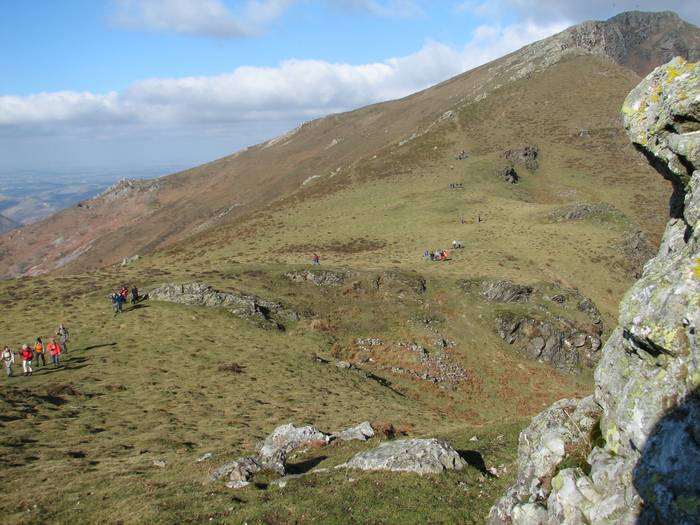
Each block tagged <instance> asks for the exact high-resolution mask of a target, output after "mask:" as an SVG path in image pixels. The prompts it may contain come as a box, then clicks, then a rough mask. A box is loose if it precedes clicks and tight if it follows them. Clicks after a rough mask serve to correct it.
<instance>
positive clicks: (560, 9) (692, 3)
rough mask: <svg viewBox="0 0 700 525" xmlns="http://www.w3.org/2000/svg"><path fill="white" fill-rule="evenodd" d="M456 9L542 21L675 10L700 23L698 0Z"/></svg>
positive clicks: (518, 1) (498, 3) (518, 0)
mask: <svg viewBox="0 0 700 525" xmlns="http://www.w3.org/2000/svg"><path fill="white" fill-rule="evenodd" d="M455 9H456V11H457V12H461V13H471V14H473V15H475V16H479V17H487V18H496V17H497V18H500V17H502V16H504V15H511V16H512V15H517V16H519V17H520V18H521V19H527V20H537V21H538V22H539V23H546V22H548V21H571V22H572V23H577V22H582V21H584V20H604V19H607V18H610V17H611V16H614V15H616V14H618V13H621V12H623V11H675V12H676V13H678V14H679V15H680V16H681V17H682V18H684V19H685V20H688V21H689V22H693V23H695V24H697V23H700V2H698V1H697V0H664V1H663V2H659V1H658V0H614V1H610V0H586V1H585V2H582V1H580V0H465V1H461V2H458V3H456V4H455Z"/></svg>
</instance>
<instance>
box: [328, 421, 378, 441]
mask: <svg viewBox="0 0 700 525" xmlns="http://www.w3.org/2000/svg"><path fill="white" fill-rule="evenodd" d="M372 437H374V429H373V428H372V425H371V424H370V423H369V421H364V422H363V423H360V424H359V425H357V426H356V427H352V428H348V429H347V430H343V431H342V432H336V433H335V434H331V438H332V439H339V440H341V441H353V440H357V441H367V440H368V439H369V438H372Z"/></svg>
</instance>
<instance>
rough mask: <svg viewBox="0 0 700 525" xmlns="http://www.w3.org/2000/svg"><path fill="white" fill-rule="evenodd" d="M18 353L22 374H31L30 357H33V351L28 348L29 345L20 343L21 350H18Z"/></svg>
mask: <svg viewBox="0 0 700 525" xmlns="http://www.w3.org/2000/svg"><path fill="white" fill-rule="evenodd" d="M19 355H20V357H21V358H22V370H24V375H25V376H30V375H32V372H33V370H32V359H34V352H32V349H31V348H29V345H22V350H20V352H19Z"/></svg>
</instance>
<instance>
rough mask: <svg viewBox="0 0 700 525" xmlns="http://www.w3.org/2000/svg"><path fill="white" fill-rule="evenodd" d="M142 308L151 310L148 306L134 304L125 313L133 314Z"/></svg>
mask: <svg viewBox="0 0 700 525" xmlns="http://www.w3.org/2000/svg"><path fill="white" fill-rule="evenodd" d="M141 308H150V305H147V304H134V305H132V306H131V308H125V309H124V312H123V313H127V312H133V311H134V310H139V309H141Z"/></svg>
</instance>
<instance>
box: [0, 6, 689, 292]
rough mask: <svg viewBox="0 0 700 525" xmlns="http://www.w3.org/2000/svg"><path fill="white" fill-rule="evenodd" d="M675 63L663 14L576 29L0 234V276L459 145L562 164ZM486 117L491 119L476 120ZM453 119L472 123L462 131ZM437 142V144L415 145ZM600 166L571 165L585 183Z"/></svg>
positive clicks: (609, 135) (610, 127)
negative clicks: (522, 152)
mask: <svg viewBox="0 0 700 525" xmlns="http://www.w3.org/2000/svg"><path fill="white" fill-rule="evenodd" d="M674 55H680V56H683V57H684V58H686V59H688V60H691V61H692V60H697V59H698V58H699V57H700V29H698V28H697V27H695V26H693V25H691V24H688V23H686V22H684V21H682V20H681V19H680V18H679V17H678V16H677V15H675V14H673V13H668V12H663V13H640V12H629V13H622V14H620V15H617V16H615V17H613V18H611V19H610V20H608V21H604V22H584V23H582V24H579V25H577V26H574V27H572V28H569V29H567V30H565V31H563V32H562V33H559V34H557V35H554V36H552V37H550V38H547V39H544V40H541V41H539V42H536V43H533V44H531V45H528V46H526V47H524V48H522V49H520V50H519V51H516V52H514V53H511V54H509V55H507V56H505V57H503V58H501V59H498V60H495V61H493V62H490V63H488V64H485V65H483V66H480V67H478V68H475V69H473V70H471V71H469V72H467V73H464V74H462V75H459V76H457V77H455V78H453V79H451V80H448V81H446V82H443V83H441V84H439V85H436V86H434V87H432V88H429V89H427V90H425V91H422V92H419V93H416V94H414V95H412V96H409V97H406V98H404V99H401V100H396V101H391V102H386V103H382V104H376V105H373V106H369V107H366V108H362V109H358V110H355V111H352V112H348V113H343V114H337V115H330V116H328V117H324V118H321V119H318V120H315V121H312V122H309V123H306V124H304V125H302V126H300V127H299V128H298V129H296V130H293V131H291V132H289V133H287V134H285V135H283V136H280V137H278V138H276V139H273V140H271V141H269V142H267V143H264V144H259V145H257V146H253V147H250V148H248V149H246V150H244V151H241V152H238V153H236V154H234V155H231V156H229V157H225V158H222V159H219V160H216V161H214V162H211V163H209V164H205V165H203V166H200V167H197V168H194V169H191V170H187V171H184V172H181V173H178V174H175V175H171V176H167V177H162V178H159V179H155V180H149V181H131V180H125V181H122V182H120V183H119V184H116V185H115V186H113V187H112V188H110V189H109V190H108V191H106V192H104V193H103V194H101V195H99V196H98V197H96V198H94V199H90V200H88V201H85V202H82V203H80V204H78V205H76V206H74V207H72V208H69V209H66V210H63V211H61V212H59V213H57V214H56V215H54V216H52V217H50V218H48V219H46V220H43V221H41V222H38V223H35V224H32V225H29V226H26V227H24V228H21V229H19V230H15V231H12V232H9V233H7V234H4V235H3V236H1V237H0V277H3V278H8V277H13V276H19V275H37V274H42V273H46V272H49V271H52V270H55V269H58V268H68V269H74V270H82V269H90V268H96V267H100V266H103V265H107V264H111V263H115V262H117V261H119V260H121V259H123V258H125V257H128V256H131V255H134V254H144V253H148V252H151V251H153V250H156V249H159V248H162V247H165V246H169V245H172V244H173V243H175V242H177V241H182V240H185V239H188V238H190V237H192V236H193V235H195V234H201V233H202V232H206V231H209V230H211V228H213V227H215V226H216V225H218V224H231V223H233V222H235V221H238V220H241V219H242V218H244V217H250V216H251V214H253V213H255V212H259V211H261V210H264V209H266V208H267V207H269V206H271V205H272V204H273V203H276V204H275V206H279V205H281V202H282V201H280V199H283V198H288V199H289V198H291V199H292V200H294V199H297V200H298V199H304V198H306V197H308V196H311V195H314V194H317V193H319V192H321V193H325V194H327V193H333V192H336V191H339V190H341V189H343V188H347V187H348V186H355V187H356V186H357V185H360V184H365V183H370V182H371V181H372V180H373V179H376V178H382V177H386V176H396V175H400V174H401V173H407V172H410V171H411V170H414V169H416V168H418V167H422V168H423V169H428V168H430V169H432V170H433V171H434V170H437V169H440V170H442V169H449V168H448V167H447V166H446V164H447V163H448V162H449V160H450V159H451V158H452V156H453V155H454V151H453V150H454V149H455V148H456V149H457V150H460V149H463V147H465V146H468V147H469V148H470V149H471V151H470V153H472V154H473V155H476V158H477V159H481V160H482V161H483V162H484V163H485V165H488V169H489V170H490V169H494V167H495V164H494V163H498V162H500V161H496V160H495V157H494V154H495V153H496V152H499V151H502V150H504V149H506V148H508V147H510V146H512V145H513V144H515V143H522V142H524V141H529V140H535V139H538V138H539V139H538V140H539V141H540V147H541V149H542V150H543V153H544V154H545V155H546V154H549V153H554V152H552V151H547V148H548V144H555V143H556V144H557V146H556V147H557V148H559V147H560V146H562V145H568V146H571V148H570V149H569V150H567V151H564V150H563V149H562V150H561V151H560V152H557V153H556V155H557V156H560V155H561V156H563V157H562V159H563V161H565V163H567V162H568V164H569V165H573V164H576V163H577V162H579V161H578V160H577V159H578V158H579V157H581V158H582V159H583V158H584V157H585V156H586V153H585V151H584V149H586V148H592V147H595V148H599V149H605V148H606V147H607V148H609V147H610V146H611V144H615V143H616V142H615V141H617V143H618V144H624V137H623V135H622V134H621V125H620V123H619V120H618V117H617V108H618V107H619V103H620V102H621V101H622V99H623V98H624V96H625V94H626V93H627V92H628V91H629V89H630V88H631V87H632V86H633V85H634V84H635V83H636V82H637V81H638V80H639V76H640V75H644V74H646V73H647V72H648V71H649V70H650V69H651V68H652V67H654V66H656V65H659V64H661V63H663V62H665V61H667V60H668V59H669V58H670V57H672V56H674ZM514 86H517V88H515V87H514ZM513 89H517V90H520V91H521V92H522V93H525V94H528V93H529V94H534V93H539V95H538V96H537V99H532V100H530V101H529V102H527V103H526V102H525V100H526V99H527V98H528V97H527V96H524V97H517V96H514V97H513V98H511V99H509V101H508V104H509V106H508V109H512V110H513V112H514V113H513V114H510V115H508V114H505V113H503V111H504V108H505V107H506V106H504V105H503V104H499V103H498V100H499V99H501V100H502V102H504V101H505V99H504V98H503V97H508V96H510V95H512V93H511V92H509V91H508V90H513ZM509 93H510V95H509ZM525 104H529V105H528V106H526V105H525ZM487 107H494V108H498V110H499V111H501V113H502V114H501V117H500V118H498V119H497V115H494V114H490V115H484V114H483V113H482V111H483V109H484V108H487ZM465 108H469V113H470V114H471V115H477V114H480V115H481V117H479V120H478V121H468V118H467V116H466V113H465ZM562 111H563V112H564V113H563V114H561V113H560V112H562ZM515 113H517V116H516V115H515ZM513 118H517V121H513V120H512V119H513ZM455 126H457V128H459V129H458V130H457V131H455V129H456V128H455ZM477 130H479V133H477ZM445 133H447V135H445ZM441 134H442V135H441ZM438 135H440V136H442V137H443V138H445V141H443V142H442V143H440V144H435V145H434V146H432V148H431V149H430V150H427V149H425V148H424V147H423V144H424V143H425V140H427V138H428V137H437V136H438ZM582 138H584V139H586V140H588V141H589V142H588V143H586V144H585V145H583V143H582V140H581V139H582ZM583 142H585V140H584V141H583ZM579 147H580V148H583V149H581V150H580V151H579V152H578V153H576V152H575V149H576V148H579ZM620 149H624V146H620ZM407 152H409V153H407ZM606 155H608V158H607V159H606V161H605V162H606V163H607V165H620V166H622V165H625V163H636V165H635V170H633V171H635V172H641V171H644V170H647V171H648V168H645V167H643V166H642V165H641V162H640V161H639V160H638V159H636V158H635V157H634V156H633V155H630V154H629V153H624V152H618V151H608V152H606ZM409 157H410V159H409ZM400 158H402V159H403V160H402V161H401V162H399V159H400ZM599 168H600V166H598V167H596V166H591V165H590V163H587V161H585V160H581V169H583V170H584V171H586V170H588V173H592V172H594V171H596V170H598V169H599ZM623 207H624V205H623ZM639 213H643V212H642V211H640V212H639ZM632 214H633V215H634V212H632ZM637 222H639V221H637ZM660 227H661V226H659V225H657V229H660ZM649 233H651V232H649Z"/></svg>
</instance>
